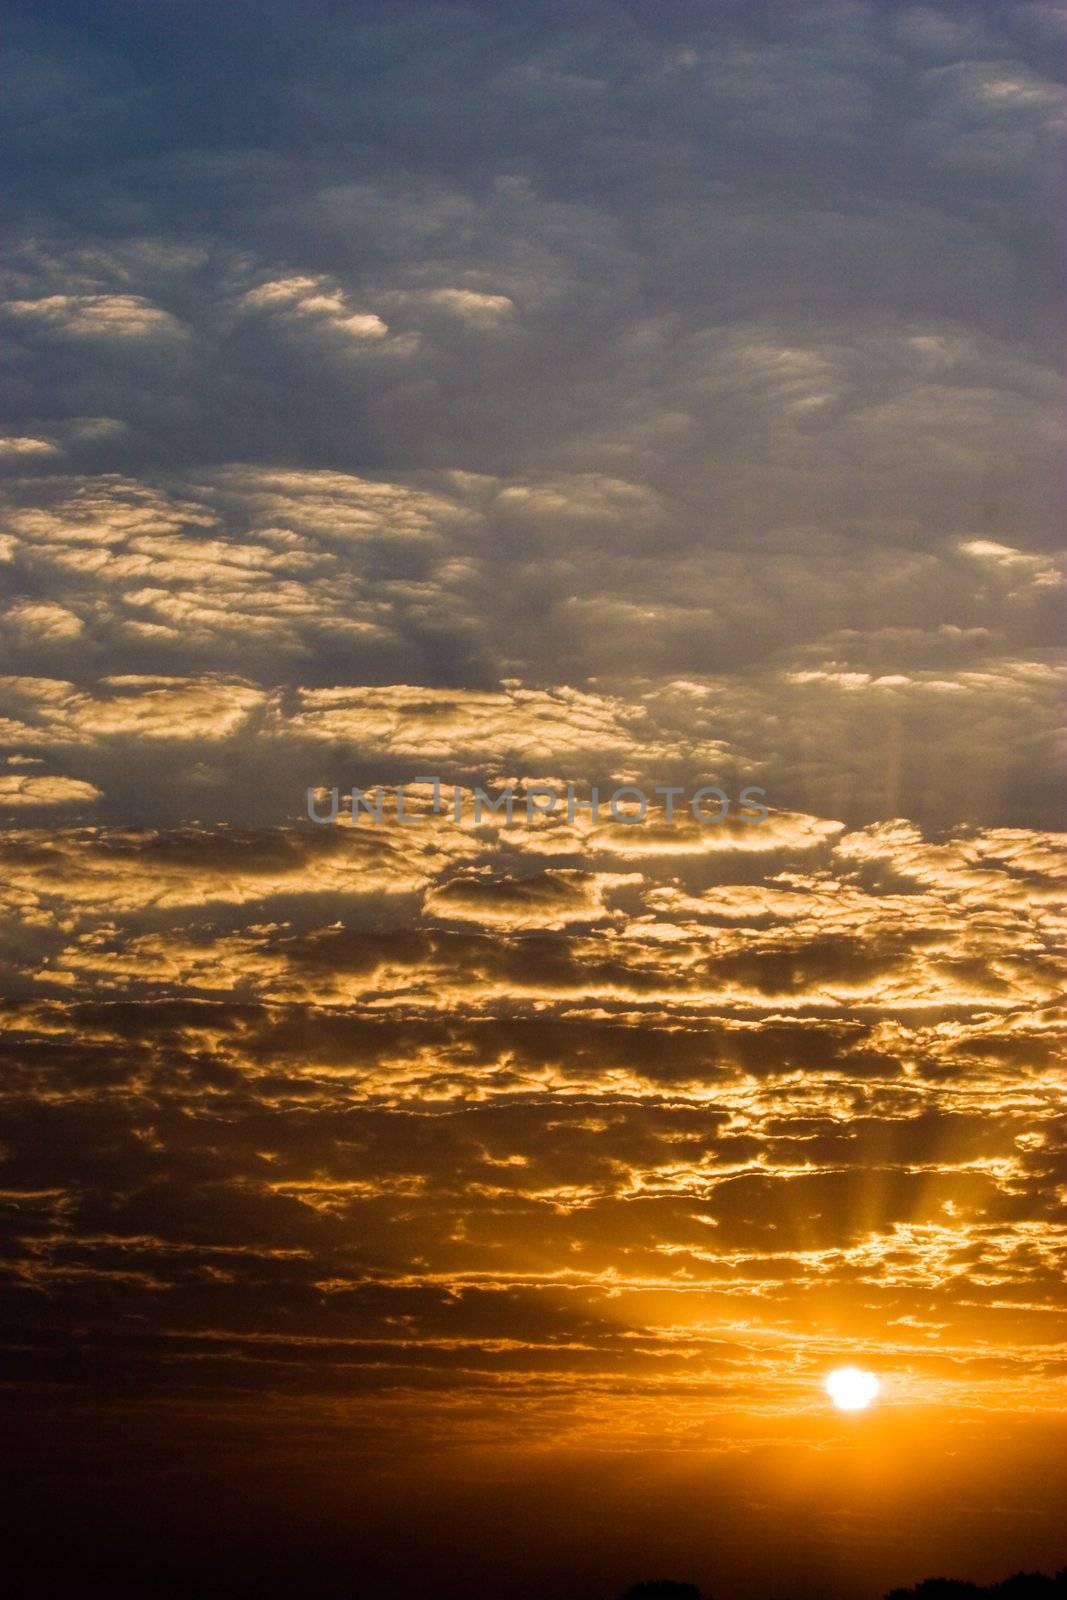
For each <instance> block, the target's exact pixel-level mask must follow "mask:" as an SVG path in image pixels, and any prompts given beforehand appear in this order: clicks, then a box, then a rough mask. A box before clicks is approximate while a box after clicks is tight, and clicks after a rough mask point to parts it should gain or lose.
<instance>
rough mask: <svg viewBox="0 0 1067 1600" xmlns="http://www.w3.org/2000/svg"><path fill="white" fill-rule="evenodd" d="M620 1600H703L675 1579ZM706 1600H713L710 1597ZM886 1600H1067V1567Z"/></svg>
mask: <svg viewBox="0 0 1067 1600" xmlns="http://www.w3.org/2000/svg"><path fill="white" fill-rule="evenodd" d="M619 1600H701V1594H700V1590H699V1589H698V1588H697V1587H696V1585H695V1584H692V1583H678V1582H676V1581H675V1580H673V1579H671V1578H646V1579H645V1581H644V1582H643V1583H635V1584H634V1585H633V1586H632V1587H631V1588H629V1589H627V1590H626V1592H625V1594H622V1595H620V1596H619ZM704 1600H711V1596H710V1595H707V1596H705V1597H704ZM884 1600H1067V1567H1065V1568H1064V1569H1063V1571H1062V1572H1057V1573H1056V1574H1055V1575H1054V1576H1053V1577H1051V1578H1047V1577H1046V1576H1045V1574H1044V1573H1043V1572H1017V1573H1016V1574H1015V1576H1014V1577H1013V1578H1005V1579H1004V1580H1003V1582H1002V1583H993V1584H990V1585H989V1586H988V1587H987V1588H983V1587H982V1586H981V1585H980V1584H977V1583H963V1582H961V1581H960V1579H958V1578H924V1579H923V1581H922V1583H917V1584H916V1585H915V1587H914V1589H892V1590H890V1592H889V1594H887V1595H886V1596H885V1597H884Z"/></svg>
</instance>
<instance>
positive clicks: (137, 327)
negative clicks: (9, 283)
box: [0, 294, 182, 339]
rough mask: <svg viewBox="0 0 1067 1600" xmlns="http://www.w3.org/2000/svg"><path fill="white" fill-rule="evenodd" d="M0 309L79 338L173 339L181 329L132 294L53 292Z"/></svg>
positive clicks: (34, 324) (27, 322)
mask: <svg viewBox="0 0 1067 1600" xmlns="http://www.w3.org/2000/svg"><path fill="white" fill-rule="evenodd" d="M0 311H6V312H7V314H8V316H9V317H11V318H12V319H13V320H14V321H15V322H16V324H18V323H22V324H24V325H26V326H28V327H30V328H34V327H39V328H41V329H43V330H45V331H47V332H53V333H58V334H64V335H68V336H70V337H73V338H79V339H94V338H113V339H151V338H158V337H164V338H174V337H175V336H176V335H179V334H180V333H181V332H182V328H181V325H180V323H179V322H178V321H177V319H176V318H174V317H172V316H171V315H170V313H169V312H167V311H163V310H161V309H160V307H159V306H154V305H151V304H150V303H149V302H148V301H147V300H146V299H144V297H143V296H141V295H135V294H94V295H67V294H53V295H45V296H44V298H43V299H40V300H5V301H4V302H3V303H2V304H0Z"/></svg>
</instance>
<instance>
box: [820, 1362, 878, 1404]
mask: <svg viewBox="0 0 1067 1600" xmlns="http://www.w3.org/2000/svg"><path fill="white" fill-rule="evenodd" d="M881 1387H882V1386H881V1384H880V1383H879V1381H878V1379H877V1378H876V1377H875V1375H874V1373H873V1372H864V1370H863V1368H862V1367H835V1368H834V1370H833V1372H831V1374H830V1376H829V1377H828V1378H827V1380H826V1392H827V1394H828V1395H829V1396H830V1399H831V1400H832V1401H833V1403H834V1405H835V1406H836V1407H837V1409H838V1410H839V1411H866V1409H867V1407H868V1406H869V1405H870V1403H871V1401H872V1400H875V1399H877V1397H878V1391H879V1389H880V1388H881Z"/></svg>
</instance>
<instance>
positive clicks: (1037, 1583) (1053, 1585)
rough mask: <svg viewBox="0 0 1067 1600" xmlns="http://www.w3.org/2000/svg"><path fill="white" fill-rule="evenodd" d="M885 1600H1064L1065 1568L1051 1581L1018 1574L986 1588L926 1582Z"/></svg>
mask: <svg viewBox="0 0 1067 1600" xmlns="http://www.w3.org/2000/svg"><path fill="white" fill-rule="evenodd" d="M885 1600H1067V1567H1065V1568H1064V1569H1063V1571H1062V1572H1057V1573H1056V1574H1055V1576H1054V1577H1051V1578H1046V1577H1045V1574H1044V1573H1043V1572H1017V1573H1016V1574H1015V1576H1014V1577H1013V1578H1005V1579H1004V1581H1003V1583H992V1584H990V1585H989V1586H988V1588H983V1587H982V1586H981V1585H980V1584H976V1583H961V1582H960V1581H959V1579H957V1578H925V1579H924V1580H923V1582H922V1583H917V1584H916V1585H915V1587H914V1589H892V1590H891V1591H890V1592H889V1594H887V1595H886V1597H885Z"/></svg>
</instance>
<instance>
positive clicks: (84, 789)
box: [0, 774, 100, 811]
mask: <svg viewBox="0 0 1067 1600" xmlns="http://www.w3.org/2000/svg"><path fill="white" fill-rule="evenodd" d="M99 799H100V790H99V789H94V787H93V785H92V784H91V783H83V782H80V781H79V780H78V779H77V778H60V777H44V776H41V777H37V776H33V775H31V776H23V775H21V774H12V775H6V774H0V809H3V810H5V811H9V810H12V809H16V808H17V809H21V808H22V807H24V806H70V805H85V804H92V802H93V801H94V800H99Z"/></svg>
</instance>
